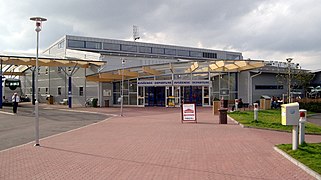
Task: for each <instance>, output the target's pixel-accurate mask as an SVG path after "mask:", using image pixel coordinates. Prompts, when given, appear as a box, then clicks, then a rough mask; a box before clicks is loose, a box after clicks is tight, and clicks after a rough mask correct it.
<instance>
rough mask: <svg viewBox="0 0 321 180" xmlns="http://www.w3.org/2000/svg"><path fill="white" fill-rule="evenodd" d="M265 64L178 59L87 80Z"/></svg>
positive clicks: (231, 69) (239, 68)
mask: <svg viewBox="0 0 321 180" xmlns="http://www.w3.org/2000/svg"><path fill="white" fill-rule="evenodd" d="M263 66H265V63H264V61H262V60H211V61H193V60H187V59H179V62H173V63H166V64H157V65H148V66H139V67H131V68H124V70H122V69H118V70H114V71H108V72H102V73H98V74H93V75H89V76H87V77H86V79H87V80H88V81H98V82H113V81H117V80H121V79H122V77H123V76H124V78H125V79H128V78H135V77H144V76H153V75H155V76H161V75H165V74H184V73H202V72H241V71H245V70H251V69H256V68H260V67H263ZM125 67H126V65H125Z"/></svg>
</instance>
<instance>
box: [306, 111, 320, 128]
mask: <svg viewBox="0 0 321 180" xmlns="http://www.w3.org/2000/svg"><path fill="white" fill-rule="evenodd" d="M307 121H308V122H310V123H313V124H317V125H319V126H321V113H316V114H313V115H311V116H308V117H307Z"/></svg>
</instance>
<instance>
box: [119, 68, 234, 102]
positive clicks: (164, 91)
mask: <svg viewBox="0 0 321 180" xmlns="http://www.w3.org/2000/svg"><path fill="white" fill-rule="evenodd" d="M172 77H173V78H172ZM166 80H169V82H172V83H173V84H171V83H170V84H162V85H160V84H159V82H166ZM171 80H173V81H171ZM175 80H182V81H175ZM138 81H139V82H142V81H146V82H149V83H151V84H150V85H141V84H140V85H139V83H138ZM174 81H175V83H177V82H180V83H187V84H174ZM237 81H238V76H237V72H217V73H209V72H205V73H181V74H173V75H172V74H168V75H161V76H149V77H142V78H137V79H130V80H124V89H123V94H124V101H123V102H124V105H134V106H137V105H138V106H166V102H167V98H168V97H170V96H174V98H175V104H177V105H178V104H180V103H181V101H182V100H184V102H195V103H196V104H197V105H198V106H210V105H212V101H213V100H214V99H217V100H219V99H221V98H222V97H224V99H227V100H233V101H234V99H236V98H238V89H237ZM146 82H144V83H146ZM167 82H168V81H167ZM153 83H154V84H153ZM207 83H209V84H207ZM120 94H121V81H118V82H114V83H113V98H114V101H113V102H114V104H115V105H120V102H119V101H118V98H119V97H120Z"/></svg>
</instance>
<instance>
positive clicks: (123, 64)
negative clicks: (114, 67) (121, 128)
mask: <svg viewBox="0 0 321 180" xmlns="http://www.w3.org/2000/svg"><path fill="white" fill-rule="evenodd" d="M125 62H126V61H125V59H124V58H121V67H122V68H121V69H122V72H121V92H120V93H121V94H120V116H123V115H124V114H123V106H124V66H125Z"/></svg>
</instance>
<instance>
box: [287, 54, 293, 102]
mask: <svg viewBox="0 0 321 180" xmlns="http://www.w3.org/2000/svg"><path fill="white" fill-rule="evenodd" d="M292 60H293V58H287V59H286V61H287V62H288V99H289V100H288V103H291V62H292Z"/></svg>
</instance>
